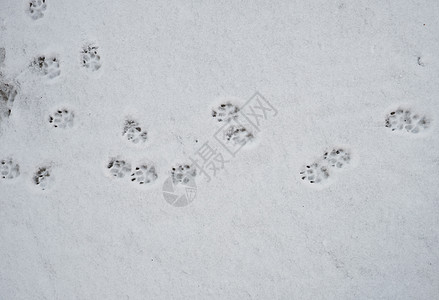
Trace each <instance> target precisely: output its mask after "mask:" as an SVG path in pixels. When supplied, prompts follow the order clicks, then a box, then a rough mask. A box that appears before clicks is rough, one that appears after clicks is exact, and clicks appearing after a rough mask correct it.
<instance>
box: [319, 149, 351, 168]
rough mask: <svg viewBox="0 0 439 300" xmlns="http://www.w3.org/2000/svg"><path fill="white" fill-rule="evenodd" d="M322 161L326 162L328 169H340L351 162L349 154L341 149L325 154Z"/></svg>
mask: <svg viewBox="0 0 439 300" xmlns="http://www.w3.org/2000/svg"><path fill="white" fill-rule="evenodd" d="M323 160H324V161H325V162H327V164H328V166H329V167H334V168H337V169H341V168H343V167H344V166H345V165H348V164H349V163H350V162H351V154H350V153H349V152H348V151H346V150H344V149H342V148H335V149H332V150H331V151H328V152H325V154H323Z"/></svg>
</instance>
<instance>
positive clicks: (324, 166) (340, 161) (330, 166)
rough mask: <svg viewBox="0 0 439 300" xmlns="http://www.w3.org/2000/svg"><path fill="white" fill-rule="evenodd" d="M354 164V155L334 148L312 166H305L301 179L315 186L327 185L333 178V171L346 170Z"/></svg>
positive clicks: (301, 172) (339, 148)
mask: <svg viewBox="0 0 439 300" xmlns="http://www.w3.org/2000/svg"><path fill="white" fill-rule="evenodd" d="M351 162H352V154H351V152H350V151H348V150H346V149H344V148H341V147H334V148H332V149H331V150H330V151H326V152H325V153H324V154H323V156H322V157H321V158H319V159H317V160H315V161H314V162H313V163H312V164H309V165H307V166H305V167H304V168H303V169H302V170H301V171H300V178H301V179H302V180H303V181H306V182H308V183H311V184H313V185H315V184H320V185H325V184H327V183H328V182H329V180H330V178H332V177H333V174H335V173H333V171H334V172H336V171H335V170H345V167H346V166H347V165H349V164H351Z"/></svg>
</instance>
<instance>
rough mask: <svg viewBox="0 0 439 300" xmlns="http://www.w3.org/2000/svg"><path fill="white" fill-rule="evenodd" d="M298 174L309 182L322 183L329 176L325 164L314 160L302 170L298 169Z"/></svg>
mask: <svg viewBox="0 0 439 300" xmlns="http://www.w3.org/2000/svg"><path fill="white" fill-rule="evenodd" d="M300 176H301V178H302V180H306V181H307V182H309V183H311V184H314V183H317V184H323V183H325V182H326V181H327V180H328V178H329V171H328V168H327V167H326V166H324V165H321V164H320V163H318V162H315V163H313V164H311V165H307V166H306V167H305V168H304V169H303V170H302V171H300Z"/></svg>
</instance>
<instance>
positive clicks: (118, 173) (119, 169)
mask: <svg viewBox="0 0 439 300" xmlns="http://www.w3.org/2000/svg"><path fill="white" fill-rule="evenodd" d="M107 169H108V171H109V172H110V175H111V176H113V177H116V178H123V177H125V175H127V176H128V174H130V173H131V164H130V163H128V162H126V161H125V160H119V159H116V158H112V159H110V162H109V163H108V165H107Z"/></svg>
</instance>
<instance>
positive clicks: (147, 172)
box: [131, 164, 158, 185]
mask: <svg viewBox="0 0 439 300" xmlns="http://www.w3.org/2000/svg"><path fill="white" fill-rule="evenodd" d="M157 177H158V176H157V172H156V170H155V167H154V166H153V165H146V164H142V165H140V166H138V167H136V168H135V169H134V171H133V173H132V174H131V182H133V183H137V184H140V185H143V184H148V183H152V182H154V181H155V180H156V179H157Z"/></svg>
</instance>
